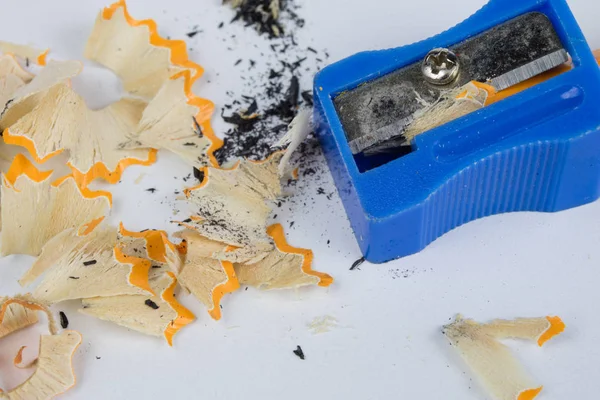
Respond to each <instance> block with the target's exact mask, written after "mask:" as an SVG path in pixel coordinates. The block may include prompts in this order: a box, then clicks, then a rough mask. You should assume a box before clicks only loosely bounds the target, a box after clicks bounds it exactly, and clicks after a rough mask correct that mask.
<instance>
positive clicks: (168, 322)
mask: <svg viewBox="0 0 600 400" xmlns="http://www.w3.org/2000/svg"><path fill="white" fill-rule="evenodd" d="M151 285H152V288H153V290H154V292H155V293H157V294H158V295H155V296H148V295H121V296H111V297H95V298H89V299H84V300H83V301H82V304H83V308H82V309H81V310H79V311H80V312H81V313H83V314H86V315H90V316H93V317H97V318H100V319H102V320H105V321H110V322H114V323H116V324H118V325H122V326H125V327H127V328H129V329H132V330H135V331H138V332H141V333H144V334H147V335H152V336H164V338H165V339H166V341H167V342H168V343H169V345H172V344H173V337H174V336H175V334H176V333H177V332H179V330H181V329H182V328H183V327H185V326H186V325H188V324H190V323H191V322H192V321H194V319H195V317H194V315H193V314H192V313H191V312H190V311H189V310H188V309H186V308H185V307H183V306H182V305H181V304H179V302H177V300H176V299H175V293H174V290H175V286H176V285H177V279H176V278H175V275H174V274H173V273H170V272H169V273H163V274H162V275H161V276H159V277H157V278H155V279H153V280H152V282H151Z"/></svg>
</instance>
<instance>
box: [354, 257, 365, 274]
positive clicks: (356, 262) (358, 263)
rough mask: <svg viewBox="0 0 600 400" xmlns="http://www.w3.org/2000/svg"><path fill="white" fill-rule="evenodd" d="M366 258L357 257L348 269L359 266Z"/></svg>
mask: <svg viewBox="0 0 600 400" xmlns="http://www.w3.org/2000/svg"><path fill="white" fill-rule="evenodd" d="M365 261H367V260H366V258H364V257H363V258H359V259H358V260H356V261H354V263H353V264H352V267H350V271H354V270H355V269H356V268H358V267H360V266H361V265H362V263H364V262H365Z"/></svg>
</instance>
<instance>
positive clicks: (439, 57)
mask: <svg viewBox="0 0 600 400" xmlns="http://www.w3.org/2000/svg"><path fill="white" fill-rule="evenodd" d="M421 71H422V72H423V77H425V80H426V81H427V82H429V83H431V84H433V85H440V86H442V85H448V84H450V83H452V82H454V81H455V80H456V78H457V77H458V73H459V72H460V61H459V60H458V56H457V55H456V54H454V52H452V51H450V50H448V49H433V50H431V51H430V52H429V54H427V57H425V60H423V65H422V66H421Z"/></svg>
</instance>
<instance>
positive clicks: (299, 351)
mask: <svg viewBox="0 0 600 400" xmlns="http://www.w3.org/2000/svg"><path fill="white" fill-rule="evenodd" d="M294 354H295V355H297V356H298V358H300V359H301V360H304V351H303V350H302V347H300V346H297V347H296V350H294Z"/></svg>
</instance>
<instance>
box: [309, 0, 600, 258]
mask: <svg viewBox="0 0 600 400" xmlns="http://www.w3.org/2000/svg"><path fill="white" fill-rule="evenodd" d="M531 12H539V13H543V14H544V15H546V16H547V17H548V19H549V20H550V21H551V23H552V25H553V26H554V29H555V31H556V33H557V34H558V36H559V38H560V40H561V42H562V45H563V46H564V48H565V50H567V52H568V53H569V54H570V56H571V57H572V61H573V65H574V68H573V69H571V70H570V71H568V72H565V73H563V74H561V75H559V76H557V77H554V78H552V79H550V80H548V81H546V82H543V83H540V84H538V85H536V86H534V87H531V88H529V89H527V90H525V91H523V92H521V93H519V94H516V95H513V96H512V97H509V98H507V99H505V100H503V101H500V102H498V103H495V104H493V105H490V106H488V107H485V108H483V109H481V110H479V111H476V112H474V113H472V114H469V115H467V116H464V117H462V118H459V119H457V120H454V121H452V122H449V123H447V124H445V125H443V126H440V127H438V128H435V129H432V130H430V131H428V132H426V133H424V134H421V135H419V136H417V137H416V138H415V139H414V140H413V142H412V143H411V146H410V147H409V148H408V149H409V150H408V151H407V152H405V154H401V155H396V157H395V159H390V160H383V161H382V160H377V161H376V162H375V163H373V159H372V158H370V157H365V156H361V155H360V154H359V155H354V154H353V152H352V150H351V148H350V145H349V142H348V139H347V135H346V132H345V129H344V126H343V124H342V122H341V118H340V115H339V114H338V111H337V110H336V106H335V99H336V97H337V96H339V95H340V94H341V93H343V92H346V91H350V90H353V89H356V88H357V87H359V86H360V85H362V84H365V83H368V82H372V81H373V80H376V79H379V78H381V77H383V76H386V75H388V74H390V73H393V72H395V71H398V70H399V69H401V68H404V67H407V66H409V65H412V64H414V63H417V62H420V60H423V58H424V57H425V56H426V55H427V53H428V52H429V51H430V50H432V49H434V48H448V47H452V46H453V45H456V44H459V43H461V42H463V41H465V40H466V39H468V38H471V37H473V36H475V35H478V34H480V33H483V32H486V31H488V30H490V29H492V28H494V27H495V26H499V25H500V24H504V23H506V22H507V21H510V20H512V19H514V18H517V17H519V16H522V15H524V14H527V13H531ZM314 98H315V110H314V117H315V125H316V127H317V133H318V135H319V138H320V141H321V144H322V147H323V150H324V153H325V156H326V159H327V162H328V165H329V168H330V170H331V173H332V175H333V177H334V180H335V183H336V186H337V188H338V191H339V194H340V197H341V199H342V201H343V204H344V207H345V209H346V213H347V215H348V218H349V220H350V223H351V225H352V228H353V230H354V234H355V236H356V239H357V241H358V243H359V246H360V248H361V251H362V253H363V255H364V256H365V258H366V259H367V260H368V261H370V262H373V263H383V262H387V261H390V260H393V259H396V258H401V257H404V256H408V255H411V254H414V253H417V252H419V251H421V250H423V249H424V248H425V247H426V246H428V245H429V244H430V243H431V242H432V241H434V240H435V239H437V238H438V237H440V236H442V235H443V234H445V233H446V232H448V231H450V230H452V229H454V228H456V227H458V226H460V225H463V224H465V223H468V222H470V221H473V220H475V219H478V218H483V217H486V216H490V215H494V214H500V213H507V212H517V211H535V212H557V211H562V210H565V209H569V208H573V207H577V206H581V205H584V204H587V203H590V202H592V201H595V200H596V199H598V197H599V181H600V162H599V161H600V134H599V129H600V69H599V68H598V64H597V62H596V60H595V58H594V56H593V54H592V52H591V50H590V48H589V46H588V45H587V44H586V41H585V38H584V36H583V33H582V32H581V29H580V28H579V26H578V24H577V22H576V20H575V18H574V16H573V14H572V13H571V11H570V9H569V7H568V5H567V3H566V1H565V0H546V1H540V0H492V1H491V2H490V3H489V4H487V5H486V6H485V7H483V8H482V9H481V10H480V11H478V12H477V13H476V14H474V15H473V16H472V17H470V18H469V19H468V20H466V21H464V22H463V23H461V24H459V25H457V26H456V27H454V28H453V29H451V30H449V31H446V32H444V33H442V34H440V35H438V36H435V37H433V38H431V39H428V40H425V41H423V42H419V43H416V44H413V45H409V46H405V47H400V48H396V49H390V50H383V51H375V52H364V53H359V54H356V55H354V56H352V57H350V58H348V59H345V60H342V61H340V62H338V63H336V64H333V65H331V66H329V67H327V68H325V69H324V70H323V71H321V72H320V73H319V74H318V75H317V77H316V78H315V84H314ZM406 153H407V154H406Z"/></svg>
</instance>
